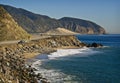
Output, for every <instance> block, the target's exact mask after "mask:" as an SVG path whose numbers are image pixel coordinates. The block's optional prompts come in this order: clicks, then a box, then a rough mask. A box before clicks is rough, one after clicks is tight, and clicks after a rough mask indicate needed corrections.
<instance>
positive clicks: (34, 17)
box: [1, 5, 106, 34]
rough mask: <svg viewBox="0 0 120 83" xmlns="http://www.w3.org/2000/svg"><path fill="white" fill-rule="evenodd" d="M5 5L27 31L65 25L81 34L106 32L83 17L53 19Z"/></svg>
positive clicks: (40, 30) (41, 30) (34, 31)
mask: <svg viewBox="0 0 120 83" xmlns="http://www.w3.org/2000/svg"><path fill="white" fill-rule="evenodd" d="M1 6H3V7H4V8H5V9H6V10H7V11H8V12H9V13H10V14H11V15H12V17H13V18H14V20H15V21H16V22H17V23H18V24H19V25H20V26H22V27H23V28H24V29H25V30H26V31H27V32H30V33H36V32H46V31H49V30H51V29H55V28H58V27H63V28H66V29H69V30H71V31H75V32H78V33H81V34H104V33H106V32H105V30H104V28H102V27H101V26H99V25H97V24H95V23H93V22H91V21H86V20H82V19H76V18H69V17H64V18H61V19H58V20H57V19H53V18H50V17H48V16H45V15H39V14H34V13H32V12H29V11H27V10H24V9H21V8H15V7H11V6H7V5H1Z"/></svg>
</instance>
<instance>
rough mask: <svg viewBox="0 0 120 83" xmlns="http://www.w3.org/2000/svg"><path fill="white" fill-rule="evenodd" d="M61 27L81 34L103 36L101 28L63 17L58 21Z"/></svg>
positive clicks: (85, 21)
mask: <svg viewBox="0 0 120 83" xmlns="http://www.w3.org/2000/svg"><path fill="white" fill-rule="evenodd" d="M59 21H60V23H61V24H62V25H63V27H65V28H67V29H69V30H71V31H74V32H78V33H81V34H105V33H106V32H105V30H104V28H103V27H101V26H99V25H97V24H95V23H93V22H91V21H87V20H82V19H78V18H70V17H64V18H61V19H59Z"/></svg>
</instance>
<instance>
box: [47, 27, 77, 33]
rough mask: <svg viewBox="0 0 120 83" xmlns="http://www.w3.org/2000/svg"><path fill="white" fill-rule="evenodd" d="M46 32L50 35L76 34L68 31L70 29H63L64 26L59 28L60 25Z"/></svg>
mask: <svg viewBox="0 0 120 83" xmlns="http://www.w3.org/2000/svg"><path fill="white" fill-rule="evenodd" d="M46 33H47V34H50V35H75V34H78V33H76V32H73V31H70V30H68V29H65V28H60V27H59V28H57V29H52V30H50V31H48V32H46Z"/></svg>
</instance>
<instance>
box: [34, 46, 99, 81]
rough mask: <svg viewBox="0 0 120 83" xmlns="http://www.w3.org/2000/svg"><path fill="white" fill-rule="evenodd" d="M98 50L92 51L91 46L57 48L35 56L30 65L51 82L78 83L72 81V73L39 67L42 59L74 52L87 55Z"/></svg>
mask: <svg viewBox="0 0 120 83" xmlns="http://www.w3.org/2000/svg"><path fill="white" fill-rule="evenodd" d="M96 52H98V51H94V50H93V49H91V48H87V47H84V48H80V49H58V50H57V51H56V52H53V53H50V54H41V55H39V56H37V57H36V58H35V59H36V61H34V62H33V63H32V67H33V68H36V69H37V71H35V73H36V74H37V73H41V74H42V76H43V77H45V78H47V79H48V80H49V81H50V82H51V83H63V82H64V83H69V82H70V83H71V82H72V83H78V82H76V81H73V80H72V79H73V78H75V76H73V75H66V74H64V73H63V72H61V71H60V70H54V69H45V68H43V67H41V64H42V61H46V60H49V59H50V60H51V59H56V58H59V57H65V56H74V55H75V54H78V55H77V56H80V57H87V56H89V55H90V54H93V53H96Z"/></svg>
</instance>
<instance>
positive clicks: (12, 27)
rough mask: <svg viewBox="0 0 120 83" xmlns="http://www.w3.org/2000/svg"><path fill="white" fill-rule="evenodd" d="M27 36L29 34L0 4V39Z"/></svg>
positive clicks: (26, 37) (23, 37)
mask: <svg viewBox="0 0 120 83" xmlns="http://www.w3.org/2000/svg"><path fill="white" fill-rule="evenodd" d="M29 37H30V35H29V34H28V33H27V32H26V31H25V30H23V29H22V28H21V27H20V26H19V25H18V24H17V22H15V21H14V19H13V18H12V16H11V15H10V14H9V13H7V11H6V10H5V9H4V8H3V7H1V6H0V41H5V40H16V39H28V38H29Z"/></svg>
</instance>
